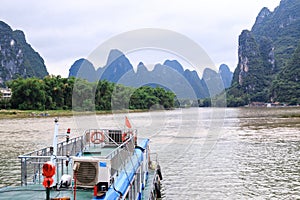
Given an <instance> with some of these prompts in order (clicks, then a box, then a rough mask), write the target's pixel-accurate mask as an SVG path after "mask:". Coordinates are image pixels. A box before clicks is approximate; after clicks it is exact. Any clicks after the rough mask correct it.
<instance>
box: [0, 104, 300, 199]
mask: <svg viewBox="0 0 300 200" xmlns="http://www.w3.org/2000/svg"><path fill="white" fill-rule="evenodd" d="M299 113H300V108H256V109H255V108H191V109H178V110H173V111H159V112H154V111H152V112H144V113H129V114H127V116H128V117H129V119H130V121H131V124H132V126H133V127H134V128H137V129H138V132H139V135H138V136H139V137H149V138H150V139H151V151H152V152H157V153H158V157H159V162H160V165H161V168H162V174H163V178H164V180H163V182H162V183H163V191H162V193H163V199H250V198H251V199H253V198H254V199H299V198H300V118H286V117H285V116H286V115H293V114H299ZM124 116H125V114H112V115H98V116H95V115H90V116H73V117H61V118H59V124H60V126H59V130H60V132H65V130H66V129H67V128H71V132H72V133H71V134H72V135H73V136H78V135H80V134H81V133H82V131H83V130H84V129H85V128H88V127H96V126H97V127H101V128H115V127H119V128H122V127H124ZM53 121H54V120H53V119H52V118H51V117H49V118H26V119H9V120H0V138H1V139H0V187H2V186H6V185H18V184H19V183H20V161H19V159H18V158H17V156H18V155H21V154H23V153H26V152H29V151H33V150H35V149H39V148H42V147H45V146H50V145H51V142H52V136H53V131H54V122H53Z"/></svg>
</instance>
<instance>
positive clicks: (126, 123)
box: [125, 116, 131, 128]
mask: <svg viewBox="0 0 300 200" xmlns="http://www.w3.org/2000/svg"><path fill="white" fill-rule="evenodd" d="M125 125H126V126H127V128H131V124H130V122H129V119H128V118H127V116H125Z"/></svg>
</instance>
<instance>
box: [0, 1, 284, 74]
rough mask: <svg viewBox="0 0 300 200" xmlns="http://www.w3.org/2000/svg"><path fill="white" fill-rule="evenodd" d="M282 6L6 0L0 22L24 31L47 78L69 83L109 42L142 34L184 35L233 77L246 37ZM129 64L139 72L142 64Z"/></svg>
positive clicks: (273, 3) (0, 10)
mask: <svg viewBox="0 0 300 200" xmlns="http://www.w3.org/2000/svg"><path fill="white" fill-rule="evenodd" d="M279 3H280V0H239V1H237V0H226V1H225V0H223V1H221V0H198V1H195V0H193V1H192V0H190V1H189V0H151V1H150V0H149V1H141V0H133V1H132V0H126V1H121V0H120V1H113V0H90V1H89V0H84V1H83V0H82V1H81V0H80V1H77V0H72V1H67V0H66V1H65V0H60V1H57V0H51V1H50V0H49V1H39V0H26V1H25V0H1V3H0V20H2V21H4V22H6V23H7V24H8V25H10V26H11V28H12V29H13V30H15V29H20V30H23V31H24V33H25V35H26V39H27V42H28V43H30V44H31V46H32V47H33V48H34V49H35V50H36V51H37V52H39V53H40V55H41V56H42V57H43V58H44V60H45V64H46V66H47V69H48V72H49V73H50V74H55V75H62V76H63V77H67V75H68V72H69V68H70V66H71V65H72V64H73V63H74V62H75V61H76V60H77V59H79V58H87V57H88V56H89V55H90V54H91V53H92V52H93V51H94V50H95V49H96V48H97V47H98V46H99V45H101V44H103V43H104V42H105V41H107V40H109V39H110V38H112V37H114V36H117V35H119V34H122V33H124V32H127V31H132V30H136V29H141V28H159V29H168V30H172V31H175V32H178V33H180V34H183V35H185V36H186V37H188V38H190V39H191V40H193V41H195V42H196V43H197V44H198V45H199V46H201V47H202V48H203V49H204V50H205V51H206V53H207V54H208V55H209V57H210V58H211V59H212V61H213V62H214V64H215V65H216V66H217V67H218V66H219V65H220V64H222V63H225V64H227V65H228V66H229V67H230V68H231V70H232V71H233V70H234V69H235V67H236V65H237V46H238V36H239V34H240V33H241V31H242V30H243V29H251V27H252V25H253V24H254V22H255V18H256V16H257V14H258V13H259V11H260V10H261V9H262V8H263V7H268V8H269V9H270V10H271V11H273V10H274V8H275V7H277V6H278V5H279ZM121 50H122V49H121ZM144 59H145V58H141V61H144V62H146V63H145V64H147V62H160V63H162V62H163V61H164V58H162V57H161V58H159V57H157V59H158V60H155V61H147V60H146V61H145V60H144ZM165 59H167V58H165ZM171 59H172V58H171ZM130 60H131V62H132V64H133V65H134V66H135V65H137V63H138V60H139V59H137V58H136V59H134V58H131V59H130ZM104 64H105V63H103V65H104ZM96 67H99V66H96Z"/></svg>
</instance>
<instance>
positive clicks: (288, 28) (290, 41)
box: [227, 0, 300, 106]
mask: <svg viewBox="0 0 300 200" xmlns="http://www.w3.org/2000/svg"><path fill="white" fill-rule="evenodd" d="M299 42H300V1H299V0H282V1H281V3H280V5H279V6H278V7H277V8H276V9H275V10H274V11H273V12H271V11H270V10H269V9H267V8H263V9H262V10H261V12H260V13H259V14H258V16H257V18H256V22H255V24H254V25H253V27H252V29H251V31H249V30H244V31H242V33H241V35H240V36H239V49H238V58H239V63H238V66H237V68H236V69H235V71H234V76H233V81H232V85H231V88H230V89H229V90H228V92H227V94H228V101H229V104H230V105H232V106H234V105H236V106H239V105H245V104H248V103H251V102H255V101H259V102H275V101H280V102H283V103H288V104H295V103H296V104H297V103H300V96H299V95H298V92H297V91H296V90H297V88H298V85H299V84H300V83H299V81H298V79H294V81H293V85H289V84H291V82H288V81H287V80H288V78H290V77H295V74H297V70H296V69H297V68H299V67H300V65H299V62H298V61H299V59H297V57H299V55H298V54H297V53H296V52H295V51H296V49H297V46H298V45H299ZM297 62H298V63H297ZM287 72H288V74H289V75H287V76H288V77H287V76H286V74H287ZM283 86H284V87H283ZM281 90H285V91H281ZM291 94H293V95H291Z"/></svg>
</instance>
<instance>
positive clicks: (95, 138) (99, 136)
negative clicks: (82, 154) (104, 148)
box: [91, 131, 104, 144]
mask: <svg viewBox="0 0 300 200" xmlns="http://www.w3.org/2000/svg"><path fill="white" fill-rule="evenodd" d="M91 142H92V143H94V144H100V143H101V142H104V134H103V133H102V132H101V131H96V132H93V133H92V134H91Z"/></svg>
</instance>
